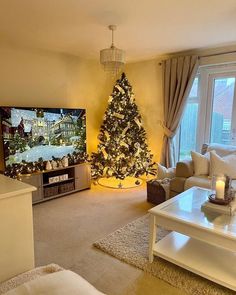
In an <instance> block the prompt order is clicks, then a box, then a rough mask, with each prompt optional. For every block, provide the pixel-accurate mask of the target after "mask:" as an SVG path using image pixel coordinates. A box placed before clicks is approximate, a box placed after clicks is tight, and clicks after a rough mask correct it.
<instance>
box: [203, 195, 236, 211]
mask: <svg viewBox="0 0 236 295" xmlns="http://www.w3.org/2000/svg"><path fill="white" fill-rule="evenodd" d="M201 208H202V210H210V211H214V212H217V213H221V214H227V215H234V214H235V213H236V199H235V198H234V199H233V200H232V201H231V202H230V203H229V204H228V205H218V204H214V203H211V202H210V201H206V202H204V203H203V204H202V206H201Z"/></svg>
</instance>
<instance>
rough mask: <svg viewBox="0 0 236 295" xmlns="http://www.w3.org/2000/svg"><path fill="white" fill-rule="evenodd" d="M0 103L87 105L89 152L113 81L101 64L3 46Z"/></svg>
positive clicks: (0, 56) (92, 147) (94, 141)
mask: <svg viewBox="0 0 236 295" xmlns="http://www.w3.org/2000/svg"><path fill="white" fill-rule="evenodd" d="M0 64H1V66H0V105H9V106H11V105H12V106H36V107H37V106H38V107H39V106H41V107H71V108H80V107H81V108H86V110H87V138H88V152H91V151H94V150H96V145H97V135H98V130H99V127H100V124H101V120H102V116H103V113H104V110H105V108H106V105H107V99H108V95H109V93H110V91H111V86H110V85H112V83H111V81H110V80H109V79H108V78H107V76H106V75H105V74H104V71H103V70H102V68H101V67H100V65H99V64H98V63H95V62H91V61H85V60H80V59H79V58H77V57H73V56H68V55H64V54H57V53H50V52H47V51H40V50H29V49H23V48H14V47H11V46H5V47H4V46H1V47H0Z"/></svg>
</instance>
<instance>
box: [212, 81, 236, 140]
mask: <svg viewBox="0 0 236 295" xmlns="http://www.w3.org/2000/svg"><path fill="white" fill-rule="evenodd" d="M234 86H235V78H233V77H226V78H223V77H222V78H216V79H215V80H214V86H213V107H212V119H211V140H210V141H211V142H212V143H213V142H214V143H222V144H231V121H232V110H233V99H234Z"/></svg>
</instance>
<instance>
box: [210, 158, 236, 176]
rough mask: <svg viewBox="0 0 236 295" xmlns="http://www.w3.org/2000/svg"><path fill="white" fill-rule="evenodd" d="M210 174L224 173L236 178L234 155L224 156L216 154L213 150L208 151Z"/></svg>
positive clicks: (235, 159)
mask: <svg viewBox="0 0 236 295" xmlns="http://www.w3.org/2000/svg"><path fill="white" fill-rule="evenodd" d="M210 167H211V176H212V175H213V174H215V175H221V174H225V175H227V176H229V177H232V178H234V179H236V155H235V154H231V155H228V156H225V157H222V158H221V157H220V156H218V155H217V154H216V153H215V152H210Z"/></svg>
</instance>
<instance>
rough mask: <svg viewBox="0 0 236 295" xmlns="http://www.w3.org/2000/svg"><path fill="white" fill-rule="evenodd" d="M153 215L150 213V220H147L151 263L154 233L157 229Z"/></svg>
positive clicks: (151, 260) (154, 239)
mask: <svg viewBox="0 0 236 295" xmlns="http://www.w3.org/2000/svg"><path fill="white" fill-rule="evenodd" d="M155 223H156V222H155V216H154V215H152V214H151V215H150V220H149V234H150V236H149V262H150V263H152V262H153V258H154V256H153V248H154V245H155V242H156V234H157V230H156V224H155Z"/></svg>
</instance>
